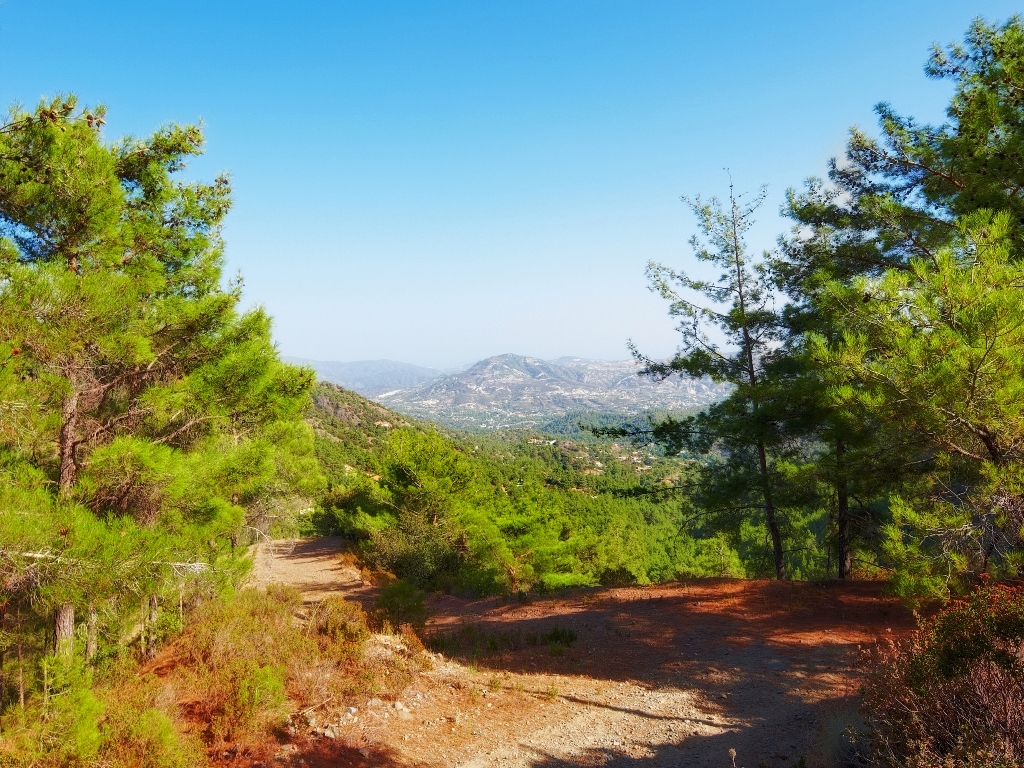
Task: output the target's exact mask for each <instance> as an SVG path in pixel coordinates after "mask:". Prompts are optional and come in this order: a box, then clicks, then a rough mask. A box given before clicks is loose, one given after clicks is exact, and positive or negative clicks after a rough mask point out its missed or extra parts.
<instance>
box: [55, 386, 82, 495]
mask: <svg viewBox="0 0 1024 768" xmlns="http://www.w3.org/2000/svg"><path fill="white" fill-rule="evenodd" d="M61 416H62V417H63V423H62V424H61V428H60V443H59V445H58V452H59V454H60V476H59V479H58V481H57V488H58V489H59V491H60V493H61V494H66V493H67V492H68V491H70V490H71V486H72V485H74V483H75V474H76V472H77V466H76V465H75V436H76V434H77V431H78V393H77V392H75V393H73V394H72V395H71V396H70V397H68V398H67V399H66V400H65V401H64V404H63V406H62V407H61Z"/></svg>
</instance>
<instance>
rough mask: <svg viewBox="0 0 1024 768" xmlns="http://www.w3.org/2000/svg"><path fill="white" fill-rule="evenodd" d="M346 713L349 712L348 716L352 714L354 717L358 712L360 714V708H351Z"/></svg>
mask: <svg viewBox="0 0 1024 768" xmlns="http://www.w3.org/2000/svg"><path fill="white" fill-rule="evenodd" d="M345 711H346V712H347V713H348V714H350V715H354V714H355V713H356V712H358V711H359V708H358V707H349V708H348V709H346V710H345Z"/></svg>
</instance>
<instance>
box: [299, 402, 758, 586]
mask: <svg viewBox="0 0 1024 768" xmlns="http://www.w3.org/2000/svg"><path fill="white" fill-rule="evenodd" d="M310 423H311V424H312V425H313V426H314V429H315V430H316V434H317V438H316V452H317V456H318V457H319V458H320V462H321V466H322V467H323V468H324V472H325V474H326V476H327V478H328V491H327V494H326V495H325V496H324V498H323V500H322V502H321V505H320V508H319V509H318V510H317V512H316V513H314V515H313V520H312V523H313V525H314V527H315V529H316V530H319V531H324V532H339V533H342V534H344V535H345V536H347V537H350V538H352V539H355V540H356V541H358V542H360V544H361V547H362V551H363V552H364V554H365V557H366V558H367V559H368V560H369V561H370V562H371V563H373V564H375V565H377V566H378V567H380V568H382V569H384V570H388V571H391V572H393V573H395V574H397V575H399V576H402V577H405V578H408V579H410V580H412V581H413V582H415V583H416V584H418V585H420V586H422V587H426V588H432V589H454V590H456V591H463V592H476V593H481V592H482V593H492V592H502V591H513V592H518V591H521V590H524V591H525V590H529V589H557V588H560V587H568V586H578V585H593V584H600V583H613V582H626V583H640V584H646V583H650V582H652V581H664V580H668V579H674V578H680V577H684V576H704V575H742V574H744V573H745V568H744V565H743V563H742V562H741V559H740V557H739V556H738V554H737V551H736V550H735V549H734V548H733V547H730V546H729V545H727V544H726V543H725V542H724V540H723V539H721V538H720V537H718V536H715V535H713V534H711V535H709V536H707V537H701V536H697V535H695V532H694V531H693V530H690V529H688V528H687V527H686V526H685V525H684V520H685V518H686V517H688V516H689V515H691V514H692V509H691V508H690V506H689V505H688V504H687V503H686V501H685V498H681V497H680V496H679V494H678V493H676V492H674V491H675V490H676V488H677V487H678V486H679V485H680V484H681V483H683V482H684V481H685V478H686V477H688V475H689V473H690V462H689V461H688V460H685V459H679V458H664V457H660V456H657V455H654V454H652V453H651V451H650V450H648V449H647V448H640V447H634V446H632V445H631V444H628V443H624V444H619V443H615V442H613V441H612V440H610V439H604V440H594V439H590V440H587V441H571V440H565V439H562V438H556V437H555V436H549V435H545V434H542V433H538V432H529V431H527V432H512V433H494V434H489V435H480V434H467V435H462V434H460V433H457V432H445V431H439V429H438V428H437V427H435V426H432V425H428V424H423V423H420V422H416V421H412V420H409V419H406V418H403V417H402V416H400V415H398V414H396V413H394V412H392V411H389V410H387V409H386V408H383V407H382V406H379V405H377V404H375V403H372V402H370V401H368V400H365V399H363V398H362V397H360V396H359V395H357V394H355V393H353V392H349V391H347V390H344V389H341V388H340V387H336V386H333V385H330V384H321V385H319V386H318V387H317V389H316V391H315V393H314V407H313V409H312V410H311V412H310Z"/></svg>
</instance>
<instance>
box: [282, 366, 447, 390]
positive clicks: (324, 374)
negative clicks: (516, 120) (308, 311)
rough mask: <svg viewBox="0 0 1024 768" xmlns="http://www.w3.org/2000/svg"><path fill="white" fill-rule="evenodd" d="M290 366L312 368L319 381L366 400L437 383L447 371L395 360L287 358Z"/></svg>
mask: <svg viewBox="0 0 1024 768" xmlns="http://www.w3.org/2000/svg"><path fill="white" fill-rule="evenodd" d="M285 360H287V361H288V362H289V363H297V364H299V365H308V366H309V367H310V368H312V369H313V370H314V371H316V375H317V377H318V378H320V379H322V380H324V381H329V382H331V383H332V384H338V385H340V386H342V387H345V388H346V389H351V390H352V391H353V392H358V393H359V394H360V395H363V396H365V397H377V396H378V395H380V394H382V393H384V392H391V391H393V390H396V389H407V388H409V387H414V386H416V385H417V384H422V383H423V382H425V381H433V380H434V379H436V378H437V377H438V376H440V375H441V374H442V373H443V371H439V370H435V369H434V368H423V367H422V366H419V365H412V364H411V363H400V362H397V361H395V360H357V361H355V362H352V363H341V362H337V361H334V360H303V359H302V358H299V357H286V358H285Z"/></svg>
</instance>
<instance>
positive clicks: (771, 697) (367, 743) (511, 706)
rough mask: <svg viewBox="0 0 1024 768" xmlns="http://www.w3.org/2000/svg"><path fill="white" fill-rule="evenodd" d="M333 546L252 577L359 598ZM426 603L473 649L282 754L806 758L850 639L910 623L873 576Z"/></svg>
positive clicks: (851, 683)
mask: <svg viewBox="0 0 1024 768" xmlns="http://www.w3.org/2000/svg"><path fill="white" fill-rule="evenodd" d="M337 547H338V542H337V541H331V540H322V539H321V540H315V541H303V542H299V543H298V544H297V545H296V546H295V547H294V549H293V550H292V551H291V552H290V553H288V552H283V551H279V552H278V553H277V554H276V555H275V557H274V558H273V565H272V567H268V566H267V560H261V559H260V558H259V557H257V567H256V583H258V584H267V583H270V582H273V581H282V582H285V583H291V584H295V585H296V586H298V587H299V588H300V589H301V590H303V592H304V595H305V596H306V597H307V599H310V600H312V599H319V597H322V596H323V595H325V594H328V593H331V592H341V593H342V594H344V595H345V596H346V597H347V598H351V599H356V600H362V601H364V602H365V601H366V600H368V599H369V597H370V596H371V594H372V592H371V591H370V590H371V588H370V587H369V586H368V585H365V584H363V582H362V579H361V578H360V577H359V574H358V572H357V571H356V569H355V568H353V567H352V566H345V565H343V564H342V561H341V558H340V556H339V555H338V554H336V553H337V552H338V549H337ZM429 607H430V609H431V619H430V621H429V623H428V626H427V634H428V635H433V636H437V635H439V634H443V635H445V636H446V637H448V638H459V639H462V640H463V641H466V640H467V639H468V638H475V639H476V642H477V643H478V645H479V646H480V647H482V648H484V653H483V655H481V656H476V657H474V658H472V659H468V658H464V659H463V663H458V662H456V661H453V660H451V659H448V658H445V657H442V656H440V655H438V656H437V662H436V663H435V665H434V669H433V670H432V671H430V672H426V673H423V674H421V675H420V677H419V678H418V679H417V680H416V681H415V683H414V684H413V685H411V686H410V687H409V688H408V689H407V690H406V691H404V692H403V695H402V698H401V703H400V704H399V708H398V709H396V708H395V704H394V703H392V702H377V701H370V702H368V703H367V702H363V703H361V704H360V705H359V710H360V711H359V714H358V715H357V716H355V717H352V716H348V717H342V715H341V713H338V717H337V719H338V724H337V725H336V730H337V738H336V739H334V740H326V739H321V740H320V741H319V742H316V741H314V742H311V743H309V744H306V745H305V746H303V747H302V748H301V749H300V750H299V751H297V752H295V753H294V754H292V755H291V756H290V757H289V761H290V762H292V763H294V764H305V765H313V766H316V765H353V766H355V765H360V766H362V765H366V766H369V765H381V766H385V765H387V766H413V765H415V766H462V767H463V768H484V767H485V766H509V767H513V766H514V767H516V768H519V767H521V766H522V767H525V766H537V767H541V766H544V767H547V766H570V765H572V766H576V765H587V766H591V765H593V766H597V765H603V766H625V765H642V766H694V767H695V768H699V767H703V766H707V767H708V768H712V767H722V768H728V766H730V765H731V762H730V758H729V750H730V749H735V750H736V753H737V757H736V765H737V766H745V767H746V768H758V766H769V767H771V768H774V767H775V766H795V765H796V764H797V762H798V760H799V758H800V757H802V756H806V757H807V760H808V765H809V766H813V765H814V763H815V755H816V754H818V753H820V752H821V743H822V742H828V741H830V740H835V739H837V738H838V734H839V732H840V731H841V730H842V728H843V726H844V724H845V721H844V720H843V719H842V717H845V716H847V714H848V713H849V712H850V711H852V710H853V708H854V707H855V705H856V689H857V686H858V681H857V676H856V671H855V661H856V658H857V651H858V647H863V646H866V645H868V644H872V643H875V642H878V641H879V640H881V639H883V638H889V637H894V636H898V635H902V634H904V633H906V632H907V631H909V629H911V628H912V625H913V620H912V617H911V616H910V614H909V613H908V612H907V611H906V610H904V609H903V608H901V607H900V606H899V605H898V604H897V603H895V602H894V601H892V600H888V599H883V598H881V597H880V586H879V585H878V584H874V583H853V584H844V585H811V584H777V583H773V582H760V581H738V580H724V579H723V580H700V581H693V582H686V583H676V584H669V585H660V586H653V587H644V588H637V587H623V588H603V589H591V590H574V591H573V592H572V594H570V595H559V596H555V597H551V598H545V599H538V600H535V601H532V602H529V603H520V602H518V601H502V600H500V599H495V598H491V599H486V600H472V601H468V600H460V599H458V598H453V597H437V598H434V599H432V600H431V601H430V603H429ZM469 627H471V628H469ZM553 628H560V629H562V630H569V629H571V630H572V631H573V632H575V634H576V638H577V639H576V640H575V642H573V643H571V644H570V645H569V647H568V648H567V649H563V648H561V647H553V648H552V647H550V646H548V645H546V644H544V643H543V641H539V642H538V641H535V640H534V638H538V637H540V636H541V635H543V634H544V633H549V632H550V631H551V630H552V629H553ZM488 645H489V646H490V649H491V650H490V651H489V652H488V651H487V647H488ZM449 647H451V648H452V649H453V651H452V652H454V649H455V647H456V646H455V643H454V642H452V643H450V644H449ZM552 650H553V651H554V652H555V654H556V655H552ZM325 714H327V715H328V717H327V718H325V719H330V713H325ZM331 722H333V720H331Z"/></svg>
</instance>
